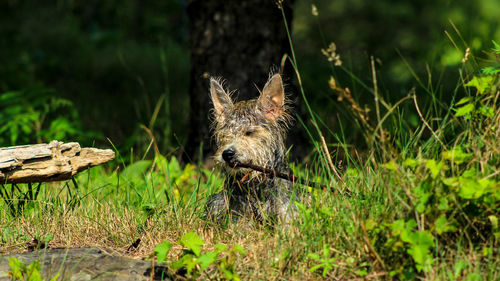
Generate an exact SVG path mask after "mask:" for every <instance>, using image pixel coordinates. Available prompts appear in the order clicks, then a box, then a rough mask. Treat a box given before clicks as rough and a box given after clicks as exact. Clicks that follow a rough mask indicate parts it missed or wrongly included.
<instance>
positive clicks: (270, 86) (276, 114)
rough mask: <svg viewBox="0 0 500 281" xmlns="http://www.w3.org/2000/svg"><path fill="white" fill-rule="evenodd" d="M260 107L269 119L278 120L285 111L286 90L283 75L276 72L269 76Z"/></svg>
mask: <svg viewBox="0 0 500 281" xmlns="http://www.w3.org/2000/svg"><path fill="white" fill-rule="evenodd" d="M259 107H260V109H261V110H262V113H263V114H264V117H265V118H266V119H267V120H269V121H277V120H278V119H279V118H280V117H281V115H282V114H283V113H284V112H285V90H284V88H283V81H282V80H281V75H279V74H274V75H273V76H272V77H271V78H269V80H268V81H267V83H266V85H265V86H264V89H262V93H261V94H260V97H259Z"/></svg>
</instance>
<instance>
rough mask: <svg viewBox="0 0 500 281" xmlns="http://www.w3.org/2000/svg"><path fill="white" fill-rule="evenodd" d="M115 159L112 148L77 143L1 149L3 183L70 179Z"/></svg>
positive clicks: (55, 143) (0, 174)
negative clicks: (83, 145) (88, 146)
mask: <svg viewBox="0 0 500 281" xmlns="http://www.w3.org/2000/svg"><path fill="white" fill-rule="evenodd" d="M114 158H115V153H114V152H113V151H112V150H111V149H97V148H81V147H80V144H78V143H77V142H69V143H63V142H60V141H57V140H54V141H51V142H50V143H48V144H46V143H44V144H34V145H20V146H11V147H3V148H0V184H12V183H33V182H49V181H61V180H69V179H71V178H72V177H73V176H74V175H76V174H77V173H79V172H81V171H83V170H86V169H88V168H90V167H94V166H97V165H100V164H103V163H106V162H108V161H110V160H112V159H114Z"/></svg>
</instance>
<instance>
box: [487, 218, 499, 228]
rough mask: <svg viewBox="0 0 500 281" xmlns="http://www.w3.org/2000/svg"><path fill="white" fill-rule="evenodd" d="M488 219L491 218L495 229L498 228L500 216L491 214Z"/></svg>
mask: <svg viewBox="0 0 500 281" xmlns="http://www.w3.org/2000/svg"><path fill="white" fill-rule="evenodd" d="M488 219H489V220H490V222H491V226H492V227H493V229H494V230H496V229H498V218H497V217H496V216H495V215H489V216H488Z"/></svg>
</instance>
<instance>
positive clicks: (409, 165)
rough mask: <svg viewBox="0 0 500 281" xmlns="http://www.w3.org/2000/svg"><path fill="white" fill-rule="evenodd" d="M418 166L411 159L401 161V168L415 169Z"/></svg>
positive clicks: (415, 161)
mask: <svg viewBox="0 0 500 281" xmlns="http://www.w3.org/2000/svg"><path fill="white" fill-rule="evenodd" d="M417 165H418V161H417V160H415V159H412V158H407V159H405V161H403V166H408V167H412V168H415V167H416V166H417Z"/></svg>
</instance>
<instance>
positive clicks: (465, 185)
mask: <svg viewBox="0 0 500 281" xmlns="http://www.w3.org/2000/svg"><path fill="white" fill-rule="evenodd" d="M458 181H459V183H460V185H459V191H458V195H459V196H460V197H462V198H464V199H477V198H479V197H481V196H482V195H483V193H484V191H485V188H484V187H483V186H481V184H479V182H478V181H477V180H475V179H471V178H466V177H463V176H461V177H460V178H459V179H458Z"/></svg>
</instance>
